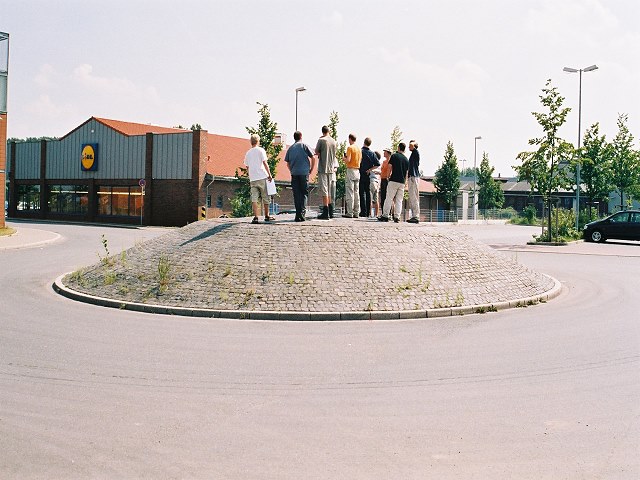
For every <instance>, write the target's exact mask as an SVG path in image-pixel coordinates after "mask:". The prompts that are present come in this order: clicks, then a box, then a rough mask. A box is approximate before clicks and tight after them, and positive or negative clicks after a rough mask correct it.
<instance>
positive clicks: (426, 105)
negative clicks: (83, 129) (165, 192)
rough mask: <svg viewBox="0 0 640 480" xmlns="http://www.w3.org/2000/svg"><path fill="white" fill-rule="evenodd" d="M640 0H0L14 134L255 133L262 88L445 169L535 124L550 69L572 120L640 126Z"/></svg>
mask: <svg viewBox="0 0 640 480" xmlns="http://www.w3.org/2000/svg"><path fill="white" fill-rule="evenodd" d="M639 19H640V2H639V1H638V0H527V1H519V0H485V1H471V0H466V1H463V0H448V1H429V0H415V1H414V0H394V1H391V0H389V1H376V0H366V1H365V0H362V1H360V0H341V1H324V2H320V1H304V0H298V1H278V0H271V1H266V0H265V1H262V0H254V1H250V0H233V1H216V0H211V1H200V0H181V1H179V2H178V1H175V0H174V1H168V0H167V1H165V0H155V1H151V0H149V1H142V0H110V1H106V0H102V1H94V0H81V1H80V0H78V1H75V0H73V1H72V0H42V1H36V0H0V31H4V32H7V33H9V34H10V36H11V37H10V58H9V100H8V115H9V117H8V135H9V136H10V137H20V138H23V137H27V136H43V135H47V136H61V135H64V134H66V133H68V132H69V131H70V130H72V129H74V128H75V127H76V126H78V125H79V124H80V123H82V122H84V121H85V120H87V119H88V118H90V117H91V116H97V117H105V118H112V119H117V120H124V121H132V122H140V123H153V124H157V125H162V126H175V125H178V124H181V125H184V126H190V125H191V124H193V123H200V124H201V125H202V127H203V128H205V129H207V130H208V131H209V132H211V133H218V134H222V135H231V136H240V137H244V136H245V135H246V130H245V127H246V126H255V125H256V124H257V122H258V114H257V105H256V102H261V103H267V104H269V106H270V107H271V112H272V119H273V120H274V121H275V122H277V123H278V126H279V130H280V131H281V132H284V133H285V134H286V135H287V139H288V140H291V139H292V138H293V131H294V127H295V88H296V87H301V86H303V87H306V89H307V91H305V92H302V93H300V94H299V106H298V127H299V129H300V130H301V131H302V132H303V140H305V141H307V142H308V143H310V144H312V145H314V144H315V140H316V139H317V137H318V136H319V135H320V128H321V126H322V125H323V124H325V123H327V122H328V119H329V114H330V112H331V111H332V110H335V111H337V112H338V114H339V116H340V125H339V127H338V132H339V136H340V140H343V139H346V137H347V135H348V134H349V133H350V132H353V133H354V134H356V136H357V137H358V143H359V144H361V141H362V139H364V137H365V136H370V137H371V138H372V139H373V148H374V149H380V150H381V149H382V148H384V147H386V146H388V145H389V143H390V134H391V131H392V130H393V127H394V126H395V125H398V126H399V127H400V130H401V131H402V132H403V134H404V139H405V140H407V141H408V140H410V139H416V140H417V141H419V144H420V152H421V157H422V165H421V166H422V169H423V172H424V173H425V174H433V173H434V171H435V169H436V168H437V167H438V165H440V163H441V162H442V158H443V154H444V151H445V147H446V144H447V141H452V142H453V144H454V148H455V151H456V154H457V156H458V160H459V161H460V166H461V167H462V160H463V159H466V163H465V166H467V167H469V166H472V165H473V158H474V137H475V136H478V135H480V136H482V140H479V141H478V142H477V143H478V154H477V163H478V164H479V163H480V159H481V154H482V152H483V151H486V152H487V153H488V155H489V159H490V161H491V163H492V165H494V166H495V167H496V174H498V173H501V174H502V176H508V175H511V174H512V173H513V169H512V165H514V164H515V163H516V159H515V157H516V155H517V154H518V153H519V152H520V151H523V150H526V149H527V148H528V145H527V141H528V139H529V138H532V137H535V136H538V135H539V134H540V132H541V130H540V127H539V126H538V125H537V123H536V122H535V119H534V118H533V116H532V115H531V112H532V111H539V110H541V108H542V107H541V105H540V102H539V95H540V93H541V89H542V88H543V87H544V84H545V81H546V80H547V79H548V78H551V79H552V81H553V85H555V86H557V87H558V89H559V91H560V93H561V94H562V95H563V96H564V97H565V98H566V100H565V105H566V106H569V107H572V112H571V113H570V114H569V117H568V122H567V124H566V127H565V128H564V130H563V131H562V132H561V134H562V135H563V136H564V137H565V138H566V139H567V140H569V141H571V142H573V143H575V142H576V141H577V136H578V90H579V88H578V87H579V82H578V80H579V79H578V74H567V73H563V72H562V68H563V67H564V66H571V67H575V68H584V67H588V66H590V65H593V64H596V65H598V67H599V69H598V70H596V71H593V72H588V73H584V74H583V78H582V79H583V82H582V105H583V108H582V131H583V132H584V130H585V128H586V127H588V126H589V125H591V124H592V123H594V122H600V125H601V132H602V133H605V134H607V137H608V138H609V139H612V138H613V136H614V135H615V133H616V131H617V129H616V120H617V117H618V114H619V113H627V114H628V115H629V123H628V125H629V127H630V129H631V132H632V133H633V134H634V136H635V137H636V142H635V146H636V148H637V146H638V141H637V138H638V137H640V92H639V89H640V22H639V21H638V20H639Z"/></svg>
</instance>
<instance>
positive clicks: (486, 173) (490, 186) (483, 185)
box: [478, 152, 504, 210]
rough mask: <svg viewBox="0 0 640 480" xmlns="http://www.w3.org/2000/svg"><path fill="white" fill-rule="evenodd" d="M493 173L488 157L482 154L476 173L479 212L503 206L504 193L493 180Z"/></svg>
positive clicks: (484, 153) (498, 183)
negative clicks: (478, 169) (478, 170)
mask: <svg viewBox="0 0 640 480" xmlns="http://www.w3.org/2000/svg"><path fill="white" fill-rule="evenodd" d="M494 171H495V167H492V166H491V165H489V155H487V153H486V152H483V153H482V161H481V162H480V172H479V173H478V207H479V208H480V209H481V210H486V209H489V208H501V207H502V205H503V204H504V192H503V191H502V189H501V188H500V182H497V181H495V180H494V179H493V172H494Z"/></svg>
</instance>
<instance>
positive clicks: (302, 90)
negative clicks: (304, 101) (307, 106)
mask: <svg viewBox="0 0 640 480" xmlns="http://www.w3.org/2000/svg"><path fill="white" fill-rule="evenodd" d="M305 90H306V88H304V87H298V88H296V92H304V91H305Z"/></svg>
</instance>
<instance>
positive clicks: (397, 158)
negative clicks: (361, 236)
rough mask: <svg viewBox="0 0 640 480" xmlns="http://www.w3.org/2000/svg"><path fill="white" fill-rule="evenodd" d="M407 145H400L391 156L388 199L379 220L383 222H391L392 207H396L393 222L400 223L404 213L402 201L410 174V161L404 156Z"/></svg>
mask: <svg viewBox="0 0 640 480" xmlns="http://www.w3.org/2000/svg"><path fill="white" fill-rule="evenodd" d="M405 149H406V145H405V144H404V143H402V142H400V143H399V144H398V151H397V152H396V153H394V154H393V155H391V158H390V159H389V165H390V166H391V176H390V177H389V184H388V185H387V198H386V199H385V201H384V207H383V209H382V216H381V217H380V218H378V220H380V221H381V222H388V221H389V212H390V211H391V205H394V214H393V221H394V222H396V223H398V222H399V221H400V213H401V212H402V200H403V198H404V185H405V183H406V182H407V174H408V173H409V159H408V158H407V157H406V155H405V154H404V151H405Z"/></svg>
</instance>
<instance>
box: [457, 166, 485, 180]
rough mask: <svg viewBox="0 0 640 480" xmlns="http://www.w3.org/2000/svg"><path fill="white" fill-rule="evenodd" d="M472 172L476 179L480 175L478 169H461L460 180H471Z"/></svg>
mask: <svg viewBox="0 0 640 480" xmlns="http://www.w3.org/2000/svg"><path fill="white" fill-rule="evenodd" d="M474 171H475V176H476V177H477V176H479V175H480V169H478V168H477V167H476V168H475V169H474V168H473V167H466V168H463V169H462V170H460V178H473V177H474V174H473V173H474Z"/></svg>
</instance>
